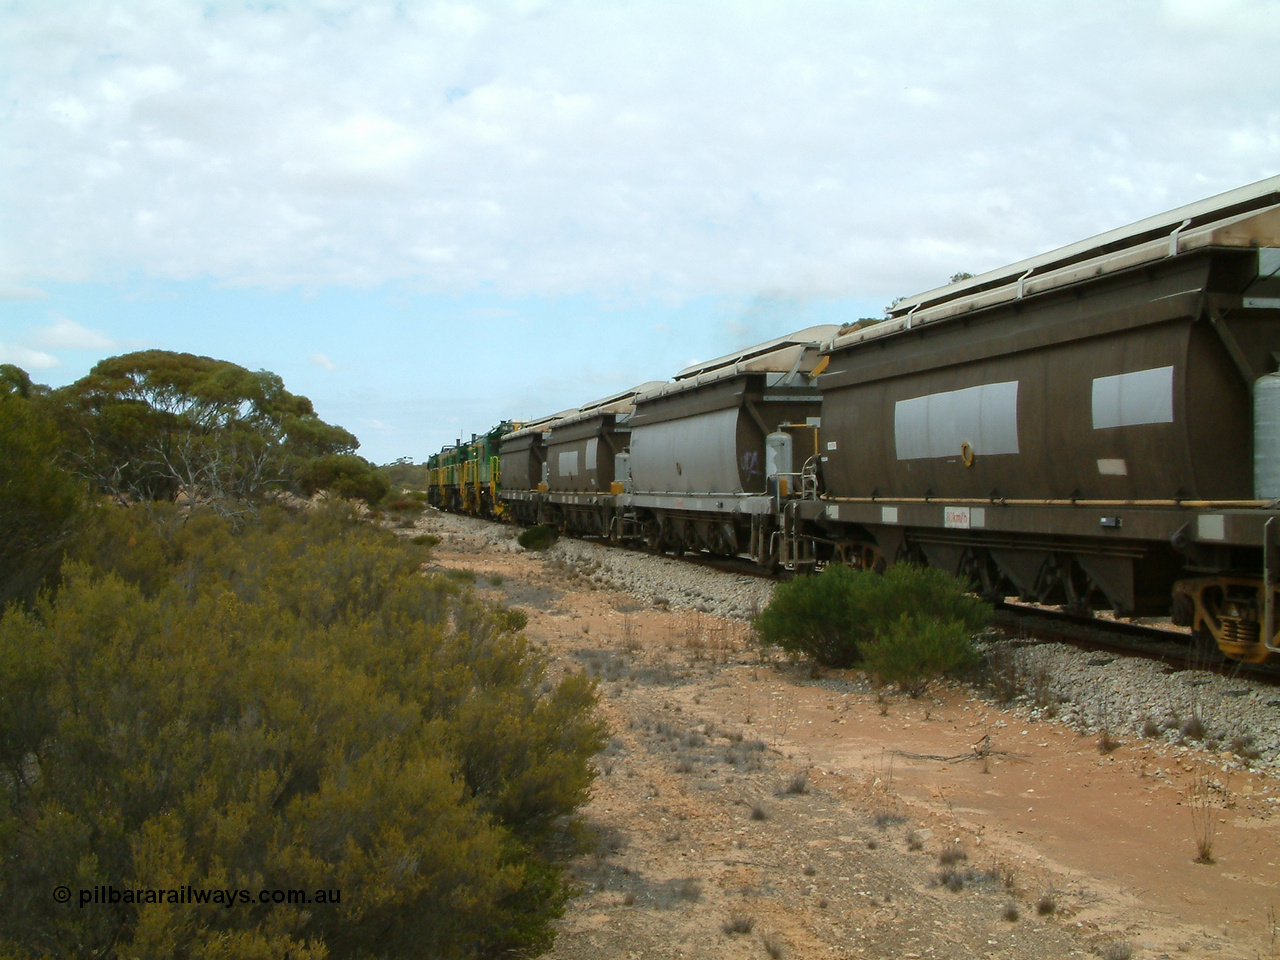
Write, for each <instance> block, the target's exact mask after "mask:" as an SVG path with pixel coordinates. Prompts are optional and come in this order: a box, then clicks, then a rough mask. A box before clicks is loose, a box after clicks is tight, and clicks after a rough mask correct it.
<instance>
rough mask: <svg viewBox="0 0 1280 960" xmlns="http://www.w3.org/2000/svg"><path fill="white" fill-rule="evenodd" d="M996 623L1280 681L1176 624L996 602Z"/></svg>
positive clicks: (1082, 644)
mask: <svg viewBox="0 0 1280 960" xmlns="http://www.w3.org/2000/svg"><path fill="white" fill-rule="evenodd" d="M995 623H996V626H998V627H1000V628H1001V629H1003V630H1004V631H1005V632H1006V633H1010V634H1012V635H1014V636H1018V635H1022V636H1030V637H1034V638H1035V639H1038V640H1044V641H1049V642H1052V643H1065V644H1069V645H1071V646H1074V647H1077V648H1079V649H1082V650H1096V651H1098V652H1099V653H1107V654H1113V655H1116V656H1131V657H1144V658H1146V659H1148V660H1157V661H1159V662H1161V663H1163V664H1165V665H1166V666H1168V667H1169V668H1170V669H1171V670H1204V671H1208V672H1210V673H1216V674H1218V675H1219V676H1223V677H1229V678H1240V679H1249V680H1256V681H1258V682H1261V683H1267V684H1271V685H1273V686H1280V670H1277V669H1276V668H1274V667H1263V666H1255V665H1253V664H1248V663H1239V662H1237V661H1234V660H1227V659H1226V658H1224V657H1223V656H1222V654H1221V653H1219V652H1218V650H1217V648H1216V647H1214V648H1211V649H1208V648H1206V647H1205V645H1204V644H1203V643H1198V642H1197V641H1196V639H1195V638H1194V637H1192V636H1191V635H1189V634H1187V633H1183V632H1180V631H1177V630H1172V629H1165V628H1161V627H1154V626H1149V625H1146V624H1137V623H1127V622H1124V621H1121V620H1110V619H1105V618H1100V617H1081V616H1075V615H1072V614H1068V613H1064V612H1062V611H1058V610H1051V609H1046V608H1044V607H1039V606H1028V605H1025V604H1020V603H1010V602H1006V603H1001V604H997V605H996V616H995Z"/></svg>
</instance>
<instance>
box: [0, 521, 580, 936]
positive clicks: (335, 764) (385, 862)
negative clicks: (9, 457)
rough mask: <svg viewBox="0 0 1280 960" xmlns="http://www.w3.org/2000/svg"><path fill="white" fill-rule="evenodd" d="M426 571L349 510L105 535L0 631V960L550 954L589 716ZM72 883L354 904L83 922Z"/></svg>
mask: <svg viewBox="0 0 1280 960" xmlns="http://www.w3.org/2000/svg"><path fill="white" fill-rule="evenodd" d="M425 557H426V552H425V549H420V548H415V547H413V546H412V545H410V544H406V543H405V542H404V541H403V540H397V539H395V538H394V537H393V536H392V535H391V534H389V533H385V532H382V531H378V530H375V529H372V528H369V527H366V526H363V525H360V524H358V523H356V522H355V519H354V517H353V515H352V514H351V512H350V511H349V510H347V509H345V508H340V507H332V508H329V509H322V510H319V511H314V512H307V513H303V514H300V515H297V516H290V515H287V514H285V513H284V512H282V511H279V510H275V509H270V508H268V509H265V510H264V511H263V512H262V515H261V520H260V522H257V523H253V524H249V525H246V526H244V527H242V528H240V529H239V530H237V529H234V528H233V527H232V525H231V524H230V522H228V521H226V520H223V519H220V518H218V517H216V516H213V515H212V514H209V513H202V512H196V513H194V514H189V515H188V514H185V513H183V512H182V511H180V510H178V509H176V508H174V507H171V506H169V505H165V504H157V505H152V506H150V507H148V508H146V509H141V508H132V509H128V510H121V509H115V510H112V511H109V512H107V513H105V514H103V515H102V516H100V517H99V519H98V521H97V523H96V526H95V530H94V533H93V535H92V536H89V537H87V538H86V540H85V542H84V543H83V544H82V545H81V546H80V547H79V548H78V550H77V553H76V560H75V562H73V563H72V564H71V565H70V566H68V567H67V568H66V571H65V577H64V582H63V585H62V587H61V588H60V589H59V590H58V592H57V593H56V594H53V595H51V596H47V597H46V598H45V599H43V600H42V601H40V602H38V603H37V604H36V605H35V606H34V607H33V608H31V609H29V610H26V611H24V610H21V609H19V608H17V607H10V608H9V609H8V610H7V611H5V613H4V615H3V617H2V618H0V732H3V736H0V845H2V847H3V849H4V851H5V856H4V858H3V859H2V860H0V891H2V892H3V896H0V956H6V957H7V956H14V957H55V956H56V957H63V956H100V957H125V956H128V957H139V958H161V957H175V956H185V957H207V958H213V957H225V958H231V957H262V958H266V957H278V956H293V957H295V958H299V960H321V958H325V957H328V958H346V957H351V958H365V957H374V956H377V957H388V958H390V957H419V956H431V957H445V958H452V957H459V958H461V957H477V956H499V955H502V956H507V955H512V956H516V955H529V954H531V953H536V952H539V951H541V950H544V949H546V948H547V947H548V946H549V945H550V943H551V941H552V938H553V936H554V934H553V930H552V927H551V921H553V920H554V919H555V918H556V917H557V916H559V915H560V913H561V911H562V909H563V905H564V903H565V901H566V898H567V896H568V888H567V886H566V883H565V881H564V879H563V874H562V860H561V857H563V856H564V852H565V851H566V849H568V848H567V847H566V845H565V837H566V833H565V831H566V830H567V829H568V825H569V823H570V822H571V816H572V814H573V813H574V811H575V809H576V808H577V807H578V806H579V805H580V804H582V803H583V802H584V801H585V800H586V798H587V795H588V790H589V787H590V784H591V780H592V778H593V776H594V774H593V770H592V767H591V766H590V765H589V763H588V760H589V758H590V757H591V756H592V755H593V754H594V753H596V752H597V751H598V750H599V749H600V748H601V747H602V746H603V743H604V729H603V726H602V724H601V723H600V722H599V721H598V720H597V719H596V717H595V704H596V694H595V691H594V688H593V685H592V683H591V682H590V681H589V680H587V679H586V678H584V677H582V676H573V675H571V676H568V677H565V678H563V679H560V680H553V679H552V678H551V677H550V676H549V674H548V672H547V664H546V661H545V659H544V658H543V657H542V655H540V654H539V653H537V652H535V651H534V650H532V649H531V648H530V646H529V645H528V643H527V642H526V641H525V639H524V638H523V637H522V636H521V635H520V634H519V633H518V630H519V629H521V628H522V627H523V625H524V622H525V618H524V617H523V615H522V614H519V612H518V611H502V610H497V609H494V608H492V607H490V606H487V605H484V604H481V603H480V602H479V601H477V600H476V599H475V598H474V597H473V595H472V594H471V592H470V591H469V590H467V589H465V588H462V587H460V586H459V585H458V584H456V583H455V582H453V581H451V580H449V579H448V578H446V577H442V576H431V577H425V578H424V577H422V576H421V575H420V574H419V573H418V570H419V566H420V564H421V562H422V561H423V560H424V559H425ZM557 851H558V852H557ZM59 884H66V885H68V886H70V887H71V888H72V890H73V891H75V890H79V889H81V888H84V889H90V888H92V887H94V886H95V885H98V884H104V885H112V886H114V887H116V888H118V889H126V888H130V889H133V888H143V887H163V888H174V887H181V886H185V885H190V886H191V887H193V888H196V889H210V890H212V889H226V888H238V889H245V890H253V891H256V890H258V889H262V888H278V889H286V890H288V889H305V890H307V891H315V890H319V889H325V890H341V896H342V899H341V903H340V904H325V905H312V906H309V907H307V908H305V909H300V908H298V907H296V906H287V905H281V904H274V905H260V904H257V903H253V904H242V905H237V906H236V907H235V908H234V909H227V908H226V907H224V906H197V905H192V904H151V905H142V906H136V905H127V906H126V905H117V906H112V907H108V906H92V905H90V906H87V907H84V908H83V909H82V908H80V907H79V906H78V905H77V904H76V903H72V904H69V905H61V904H58V903H56V902H54V900H53V898H52V897H51V896H50V891H51V890H53V889H54V888H55V886H57V885H59Z"/></svg>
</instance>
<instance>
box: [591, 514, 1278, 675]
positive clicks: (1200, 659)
mask: <svg viewBox="0 0 1280 960" xmlns="http://www.w3.org/2000/svg"><path fill="white" fill-rule="evenodd" d="M594 542H599V543H602V544H603V543H606V542H607V541H605V540H603V539H597V540H596V541H594ZM633 549H634V550H635V552H637V553H647V554H650V555H652V556H660V557H671V558H672V559H678V560H683V561H684V562H685V563H690V564H693V565H695V566H699V567H704V568H707V569H710V570H716V571H719V572H721V573H732V574H736V575H739V576H746V577H755V578H758V579H764V580H774V581H778V580H782V579H784V578H785V575H783V574H781V573H779V572H776V571H775V572H768V571H765V570H761V569H760V567H759V566H758V565H756V564H754V563H751V562H750V561H746V560H742V559H739V558H725V557H712V556H708V555H700V554H692V553H686V554H683V555H681V556H678V557H677V556H673V555H672V554H668V553H660V552H657V551H653V550H649V549H647V548H643V547H640V548H633ZM995 624H996V626H998V627H1000V628H1001V629H1002V630H1004V631H1005V632H1006V633H1008V634H1010V635H1012V636H1015V637H1016V636H1019V635H1022V636H1028V637H1034V638H1035V639H1037V640H1043V641H1047V642H1051V643H1064V644H1068V645H1070V646H1073V647H1076V648H1078V649H1082V650H1091V651H1096V652H1098V653H1101V654H1109V655H1113V656H1126V657H1143V658H1145V659H1148V660H1156V661H1158V662H1160V663H1163V664H1165V665H1166V666H1167V667H1169V668H1170V670H1174V671H1177V670H1204V671H1208V672H1210V673H1216V674H1218V675H1219V676H1223V677H1228V678H1233V679H1234V678H1239V679H1249V680H1256V681H1259V682H1261V683H1267V684H1270V685H1273V686H1280V669H1277V668H1275V667H1265V666H1256V665H1253V664H1247V663H1240V662H1237V661H1234V660H1227V659H1226V658H1224V657H1223V656H1222V654H1221V653H1220V652H1219V651H1218V649H1217V647H1216V646H1213V645H1210V646H1208V647H1206V646H1205V644H1204V643H1201V642H1197V640H1196V638H1195V637H1193V636H1191V635H1190V634H1188V633H1185V632H1181V631H1178V630H1176V629H1171V628H1164V627H1158V626H1151V625H1148V624H1139V623H1130V622H1127V621H1122V620H1112V619H1108V618H1104V617H1082V616H1078V615H1073V614H1068V613H1065V612H1063V611H1060V610H1053V609H1050V608H1045V607H1042V606H1033V605H1027V604H1021V603H1016V602H1005V603H999V604H996V614H995Z"/></svg>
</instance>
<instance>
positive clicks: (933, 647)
mask: <svg viewBox="0 0 1280 960" xmlns="http://www.w3.org/2000/svg"><path fill="white" fill-rule="evenodd" d="M971 634H972V631H971V630H970V628H969V627H968V626H967V625H966V624H965V623H964V622H963V621H961V620H938V619H936V618H934V617H912V616H909V615H907V614H905V613H904V614H903V615H902V616H901V617H899V618H898V620H897V622H896V623H894V624H893V625H892V626H891V627H890V628H889V630H888V631H887V632H886V633H885V634H883V635H882V636H880V637H879V638H878V639H876V640H875V641H873V642H870V643H867V642H864V643H863V644H861V646H860V647H859V649H860V650H861V651H862V659H863V664H864V665H865V666H866V668H867V670H868V671H869V672H870V673H872V674H874V675H875V676H877V677H879V678H880V679H881V680H882V681H884V682H885V683H896V684H897V685H898V686H899V687H900V688H901V689H902V691H903V692H904V693H906V694H907V695H908V696H910V697H918V696H920V695H921V694H922V693H924V691H925V688H926V687H927V686H928V684H929V681H930V680H933V679H936V678H937V677H940V676H942V675H943V674H947V673H952V672H954V671H956V670H962V669H964V668H965V667H969V666H972V665H973V664H974V663H975V662H976V661H977V658H978V652H977V650H976V649H975V648H974V646H973V643H972V641H971V640H970V636H971Z"/></svg>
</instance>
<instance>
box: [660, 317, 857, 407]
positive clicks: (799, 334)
mask: <svg viewBox="0 0 1280 960" xmlns="http://www.w3.org/2000/svg"><path fill="white" fill-rule="evenodd" d="M839 331H840V327H839V326H838V325H837V324H833V323H827V324H820V325H818V326H815V327H806V328H805V329H803V330H797V331H796V332H795V333H791V334H787V335H786V336H784V337H776V338H774V339H773V340H767V341H765V342H764V343H759V344H756V345H755V346H753V347H747V348H746V349H744V350H738V351H736V352H734V353H728V354H725V355H724V356H723V357H717V358H716V359H714V360H707V361H705V362H703V363H696V364H693V365H692V366H688V367H685V368H684V369H683V370H681V371H680V372H679V373H677V374H676V375H675V379H674V381H673V382H668V383H658V384H645V386H646V387H650V386H652V389H647V390H644V391H643V392H642V393H640V394H639V395H637V397H636V401H637V402H643V401H645V400H652V399H656V398H657V397H662V396H666V395H668V394H672V393H679V392H681V391H683V390H693V389H695V388H697V387H700V386H703V385H705V384H708V383H714V382H716V381H719V380H728V379H732V378H733V377H739V376H742V375H743V374H746V373H765V374H774V375H776V377H777V378H779V379H782V380H786V379H788V378H789V377H790V376H793V375H795V374H799V373H805V374H807V373H808V372H809V371H810V370H812V369H813V368H814V366H816V364H817V362H818V350H819V349H820V348H821V347H822V345H823V344H824V343H827V342H828V341H830V340H831V338H832V337H834V336H835V335H836V334H837V333H839Z"/></svg>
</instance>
